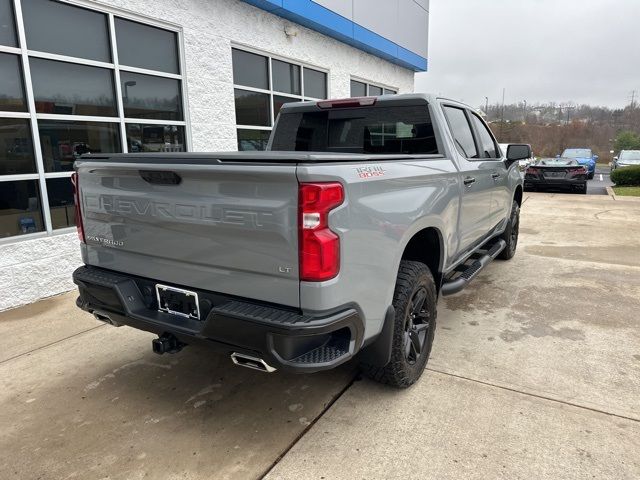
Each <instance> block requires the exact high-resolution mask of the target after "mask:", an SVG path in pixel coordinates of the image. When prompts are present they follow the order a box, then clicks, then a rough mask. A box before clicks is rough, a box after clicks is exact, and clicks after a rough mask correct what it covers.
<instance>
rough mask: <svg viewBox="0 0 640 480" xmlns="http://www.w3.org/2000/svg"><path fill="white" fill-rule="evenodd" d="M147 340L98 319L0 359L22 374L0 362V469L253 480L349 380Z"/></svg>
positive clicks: (342, 374)
mask: <svg viewBox="0 0 640 480" xmlns="http://www.w3.org/2000/svg"><path fill="white" fill-rule="evenodd" d="M152 338H153V336H152V335H150V334H147V333H144V332H139V331H135V330H133V329H129V328H126V327H124V328H118V329H116V328H112V327H106V326H105V327H103V328H98V329H95V330H92V331H90V332H86V333H84V334H81V335H78V336H76V337H74V338H72V339H68V340H66V341H65V342H62V343H61V344H59V345H58V346H56V347H53V348H50V349H43V350H40V351H38V352H35V353H34V354H32V355H29V356H25V357H22V358H20V359H17V360H16V361H12V362H9V363H13V368H18V369H19V370H20V371H23V372H26V375H25V376H24V378H20V379H15V378H13V379H12V377H11V373H10V371H9V369H10V366H9V365H6V364H5V365H3V367H4V369H3V370H4V371H2V370H0V375H1V377H0V385H2V384H5V385H6V384H7V383H13V385H12V386H11V389H10V390H11V391H10V392H7V389H6V388H5V394H4V395H3V396H0V424H2V425H9V428H8V430H6V431H5V433H0V452H3V453H2V454H0V467H1V468H3V471H5V472H6V471H11V472H15V477H16V478H67V477H69V478H74V477H77V478H85V479H86V478H103V477H106V476H109V478H123V479H124V478H126V479H130V478H141V477H143V476H145V475H146V476H147V477H148V478H172V476H180V477H182V476H183V475H186V476H187V478H192V477H193V478H225V477H226V476H230V477H238V478H256V477H259V476H260V475H261V474H263V473H264V472H265V471H266V470H268V468H269V467H270V466H271V465H272V463H273V462H274V461H275V460H276V459H277V458H278V457H279V456H280V455H281V454H282V453H283V452H284V451H286V449H287V448H288V447H289V445H290V444H291V443H293V442H294V441H295V439H296V438H297V437H298V436H299V435H300V434H301V433H302V432H303V431H304V430H305V428H306V427H307V426H308V425H309V424H310V422H312V421H313V420H314V418H316V417H317V416H318V415H319V414H321V413H322V412H323V411H324V409H325V407H326V405H328V404H329V403H331V401H332V400H333V399H334V398H335V396H337V395H339V394H340V393H341V392H342V391H343V389H344V388H345V387H346V386H347V385H348V384H349V383H350V382H351V380H352V379H353V376H354V373H353V369H352V368H350V367H346V368H345V367H343V368H340V369H337V370H335V371H332V372H326V373H320V374H315V375H293V374H285V373H281V372H276V373H274V374H270V375H268V374H264V373H261V372H257V371H252V370H248V369H244V368H239V367H235V366H233V365H232V364H231V361H230V360H229V358H228V356H223V355H220V354H217V353H215V352H212V351H210V350H208V349H206V348H202V347H187V348H186V349H184V350H183V351H182V352H181V353H179V354H176V355H163V356H158V355H155V354H154V353H152V352H151V339H152ZM63 345H64V347H63ZM105 346H110V347H108V348H105ZM55 349H60V350H61V351H59V352H55V351H53V352H52V351H51V350H55ZM44 350H48V352H46V353H45V352H44ZM52 355H54V357H52ZM47 357H48V358H53V361H51V362H47V360H46V358H47ZM29 364H31V365H29ZM37 365H40V366H41V368H37ZM7 394H8V395H7ZM18 451H19V452H21V454H20V455H15V454H14V455H12V454H11V452H16V453H17V452H18ZM36 452H37V453H38V454H37V455H33V453H36ZM7 454H9V455H7ZM27 454H29V455H30V461H29V462H28V463H25V462H24V456H23V455H27Z"/></svg>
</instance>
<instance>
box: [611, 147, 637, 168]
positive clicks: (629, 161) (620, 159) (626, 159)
mask: <svg viewBox="0 0 640 480" xmlns="http://www.w3.org/2000/svg"><path fill="white" fill-rule="evenodd" d="M630 165H640V150H621V151H620V155H618V156H617V157H613V162H611V171H612V172H613V171H614V170H615V169H616V168H620V167H628V166H630Z"/></svg>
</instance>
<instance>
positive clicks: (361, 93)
mask: <svg viewBox="0 0 640 480" xmlns="http://www.w3.org/2000/svg"><path fill="white" fill-rule="evenodd" d="M351 96H352V97H366V96H367V84H366V83H362V82H358V81H356V80H351Z"/></svg>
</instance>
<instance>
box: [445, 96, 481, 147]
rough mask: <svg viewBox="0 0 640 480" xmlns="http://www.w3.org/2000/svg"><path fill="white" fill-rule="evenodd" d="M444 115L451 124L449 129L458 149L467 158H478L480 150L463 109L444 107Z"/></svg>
mask: <svg viewBox="0 0 640 480" xmlns="http://www.w3.org/2000/svg"><path fill="white" fill-rule="evenodd" d="M444 114H445V116H446V117H447V121H448V122H449V128H450V129H451V134H452V135H453V140H454V141H455V143H456V148H457V149H458V151H459V152H460V154H461V155H464V156H465V157H466V158H478V150H477V149H476V144H475V142H474V140H473V133H472V131H471V125H469V120H467V115H466V113H465V112H464V110H463V109H462V108H457V107H450V106H445V107H444Z"/></svg>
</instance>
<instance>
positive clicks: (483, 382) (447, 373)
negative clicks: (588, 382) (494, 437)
mask: <svg viewBox="0 0 640 480" xmlns="http://www.w3.org/2000/svg"><path fill="white" fill-rule="evenodd" d="M425 370H429V371H430V372H434V373H439V374H440V375H446V376H449V377H455V378H459V379H461V380H467V381H469V382H474V383H479V384H481V385H485V386H487V387H493V388H498V389H501V390H507V391H509V392H514V393H519V394H520V395H525V396H528V397H535V398H540V399H542V400H547V401H549V402H555V403H560V404H563V405H568V406H570V407H575V408H580V409H582V410H589V411H591V412H595V413H602V414H604V415H609V416H612V417H616V418H621V419H623V420H630V421H632V422H638V423H640V418H634V417H628V416H626V415H621V414H619V413H613V412H607V411H606V410H600V409H598V408H594V407H587V406H586V405H580V404H579V403H573V402H568V401H566V400H560V399H558V398H553V397H549V396H546V395H541V394H539V393H533V392H526V391H524V390H519V389H517V388H514V387H507V386H505V385H498V384H497V383H491V382H487V381H484V380H478V379H476V378H470V377H465V376H464V375H458V374H456V373H451V372H445V371H442V370H436V369H434V368H430V367H427V368H426V369H425Z"/></svg>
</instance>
